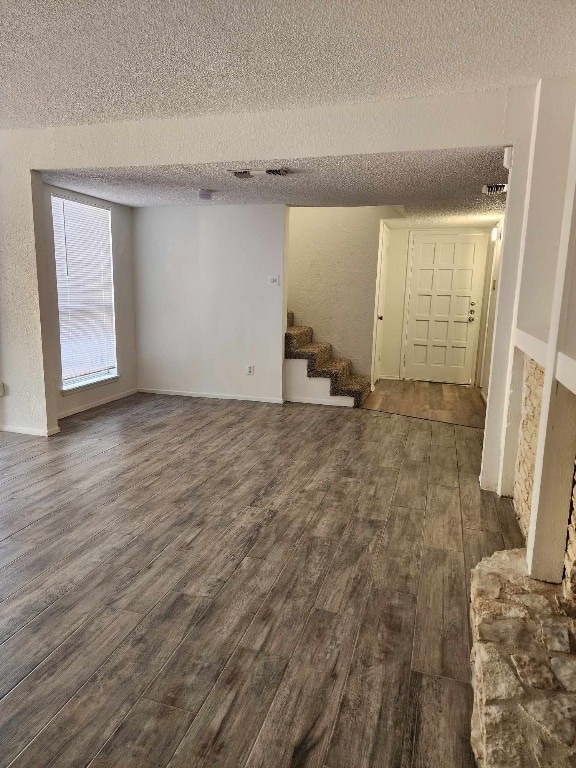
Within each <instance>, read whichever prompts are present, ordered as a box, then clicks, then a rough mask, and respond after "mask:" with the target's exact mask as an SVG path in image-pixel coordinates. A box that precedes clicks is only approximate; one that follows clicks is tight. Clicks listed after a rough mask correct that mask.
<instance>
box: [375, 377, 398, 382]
mask: <svg viewBox="0 0 576 768" xmlns="http://www.w3.org/2000/svg"><path fill="white" fill-rule="evenodd" d="M378 379H385V380H386V381H402V379H401V378H400V376H378Z"/></svg>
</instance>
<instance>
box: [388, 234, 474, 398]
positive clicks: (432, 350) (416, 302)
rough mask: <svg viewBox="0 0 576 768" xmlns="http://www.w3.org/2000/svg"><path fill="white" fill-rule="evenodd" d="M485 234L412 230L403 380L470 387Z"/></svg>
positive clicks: (405, 314) (472, 376)
mask: <svg viewBox="0 0 576 768" xmlns="http://www.w3.org/2000/svg"><path fill="white" fill-rule="evenodd" d="M487 248H488V232H470V231H462V230H460V231H457V230H455V231H453V232H446V231H445V232H442V233H438V232H417V233H414V234H413V235H412V236H411V247H410V258H409V263H408V275H407V280H406V300H405V310H404V335H403V349H402V359H403V377H404V378H405V379H419V380H421V381H443V382H450V383H452V384H471V383H472V382H473V380H474V376H475V365H476V352H477V347H478V331H479V327H480V318H481V316H482V294H483V288H484V271H485V267H486V253H487Z"/></svg>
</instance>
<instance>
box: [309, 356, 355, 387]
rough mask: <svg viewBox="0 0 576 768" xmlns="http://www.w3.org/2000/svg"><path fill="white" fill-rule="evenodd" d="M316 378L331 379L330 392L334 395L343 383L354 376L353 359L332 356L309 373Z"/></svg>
mask: <svg viewBox="0 0 576 768" xmlns="http://www.w3.org/2000/svg"><path fill="white" fill-rule="evenodd" d="M309 375H310V376H313V377H315V378H318V377H323V378H326V379H330V382H331V386H330V394H332V395H334V394H335V393H336V390H337V389H338V388H339V387H340V385H341V384H344V383H345V382H346V381H347V380H348V379H349V378H350V376H352V361H351V360H346V359H344V358H339V357H331V358H330V360H327V361H326V362H325V363H322V364H321V365H317V366H315V368H314V371H313V372H312V373H311V374H309Z"/></svg>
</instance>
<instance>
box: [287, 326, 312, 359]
mask: <svg viewBox="0 0 576 768" xmlns="http://www.w3.org/2000/svg"><path fill="white" fill-rule="evenodd" d="M311 343H312V331H308V332H307V333H301V334H298V336H286V344H285V348H286V356H287V357H293V356H294V355H295V353H296V352H297V351H298V349H299V348H300V347H303V346H304V345H305V344H311Z"/></svg>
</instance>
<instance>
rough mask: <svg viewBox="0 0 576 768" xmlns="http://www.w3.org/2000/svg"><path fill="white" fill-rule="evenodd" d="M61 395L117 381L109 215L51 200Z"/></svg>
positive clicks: (90, 206)
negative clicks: (97, 383)
mask: <svg viewBox="0 0 576 768" xmlns="http://www.w3.org/2000/svg"><path fill="white" fill-rule="evenodd" d="M52 221H53V224H54V251H55V255H56V279H57V284H58V313H59V316H60V350H61V359H62V389H63V390H68V389H76V388H77V387H82V386H86V385H87V384H93V383H96V382H99V381H105V380H106V379H110V378H113V377H114V376H116V375H117V373H118V370H117V366H116V331H115V325H114V285H113V279H112V236H111V232H110V211H109V210H107V209H105V208H97V207H96V206H93V205H85V204H83V203H78V202H76V201H74V200H68V199H65V198H61V197H56V196H54V195H53V196H52Z"/></svg>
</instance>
